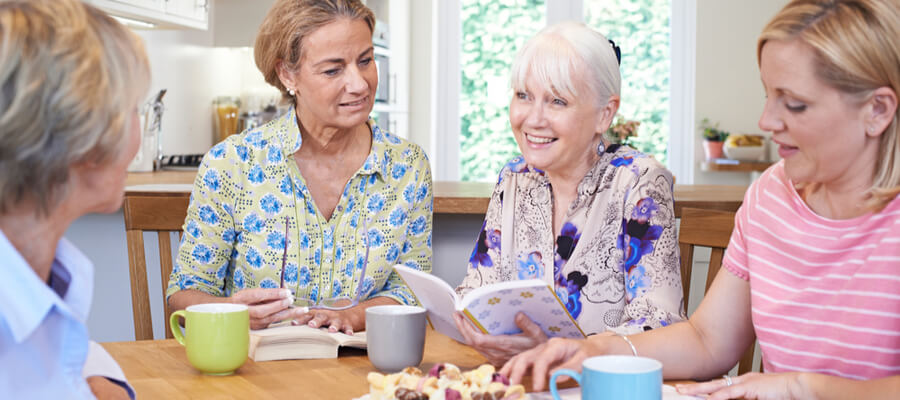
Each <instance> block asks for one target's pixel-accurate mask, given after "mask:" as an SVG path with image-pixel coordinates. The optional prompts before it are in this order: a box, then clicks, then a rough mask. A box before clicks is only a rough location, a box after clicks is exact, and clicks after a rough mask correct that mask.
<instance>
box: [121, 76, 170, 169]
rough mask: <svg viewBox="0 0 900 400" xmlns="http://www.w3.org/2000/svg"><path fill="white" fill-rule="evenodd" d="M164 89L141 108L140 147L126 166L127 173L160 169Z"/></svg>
mask: <svg viewBox="0 0 900 400" xmlns="http://www.w3.org/2000/svg"><path fill="white" fill-rule="evenodd" d="M165 95H166V89H163V90H160V91H159V93H157V94H156V97H154V99H153V100H151V101H149V102H148V103H146V104H144V106H143V107H141V113H140V125H141V145H140V147H139V148H138V152H137V154H136V155H135V156H134V159H133V160H131V164H129V165H128V171H129V172H149V171H153V170H154V169H159V168H160V161H161V157H162V141H161V140H160V133H161V131H162V129H161V128H162V115H163V111H165V106H164V105H163V102H162V99H163V96H165Z"/></svg>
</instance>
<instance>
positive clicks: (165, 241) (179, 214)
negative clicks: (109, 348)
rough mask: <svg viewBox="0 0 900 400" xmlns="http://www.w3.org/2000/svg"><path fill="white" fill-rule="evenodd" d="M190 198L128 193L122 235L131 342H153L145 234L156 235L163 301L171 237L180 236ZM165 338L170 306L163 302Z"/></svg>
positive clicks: (178, 195)
mask: <svg viewBox="0 0 900 400" xmlns="http://www.w3.org/2000/svg"><path fill="white" fill-rule="evenodd" d="M188 200H189V197H188V196H187V195H185V194H181V193H166V192H128V193H126V195H125V203H124V205H123V211H124V214H125V235H126V237H127V242H128V267H129V268H128V269H129V274H130V276H131V304H132V312H133V313H134V338H135V339H136V340H152V339H153V322H152V319H151V313H150V293H149V291H148V289H147V261H146V258H145V255H144V236H143V233H144V231H156V232H157V236H158V240H159V261H160V263H159V264H160V265H159V270H160V277H161V280H162V294H163V299H165V296H166V285H167V284H168V281H169V275H170V274H171V272H172V245H171V242H170V240H171V239H170V238H171V233H172V232H179V237H180V234H181V226H182V224H183V223H184V218H185V216H186V215H187V206H188ZM163 309H164V310H165V312H164V316H165V317H164V318H163V319H164V320H165V324H166V331H165V334H166V338H172V331H171V330H169V314H170V311H169V305H168V304H166V302H165V300H163Z"/></svg>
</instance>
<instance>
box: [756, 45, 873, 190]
mask: <svg viewBox="0 0 900 400" xmlns="http://www.w3.org/2000/svg"><path fill="white" fill-rule="evenodd" d="M760 77H761V78H762V83H763V87H764V88H765V92H766V104H765V108H764V109H763V113H762V116H760V119H759V127H760V129H763V130H765V131H770V132H772V140H773V141H774V142H775V144H776V145H777V146H778V154H779V155H780V156H781V157H782V158H784V170H785V173H786V174H787V176H788V178H790V179H791V181H793V182H795V183H800V182H802V183H826V184H827V183H832V182H839V181H848V180H849V181H858V179H869V181H871V180H872V173H873V172H872V171H874V166H875V159H876V157H877V154H878V135H877V134H880V131H879V132H872V133H870V134H867V132H866V115H867V114H866V111H867V110H868V107H866V106H865V104H863V103H862V102H860V101H856V100H854V99H852V98H851V97H850V96H848V95H846V94H844V93H843V92H841V91H838V90H837V89H835V88H832V87H829V86H827V85H825V84H824V83H823V82H822V81H821V80H820V79H819V78H818V77H817V76H816V70H815V54H814V52H813V50H812V48H810V47H809V46H808V45H806V44H805V43H803V42H802V41H799V40H792V41H780V40H772V41H769V42H766V44H765V46H764V47H763V49H762V54H761V57H760ZM876 133H877V134H876Z"/></svg>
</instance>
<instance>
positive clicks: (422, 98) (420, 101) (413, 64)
mask: <svg viewBox="0 0 900 400" xmlns="http://www.w3.org/2000/svg"><path fill="white" fill-rule="evenodd" d="M432 7H433V4H432V0H415V1H412V2H410V12H409V19H410V21H409V24H410V29H409V30H410V41H409V88H410V89H409V136H408V138H409V140H410V141H412V142H413V143H416V144H418V145H419V146H422V148H423V149H425V152H427V153H428V154H429V156H431V155H432V154H433V153H434V151H435V149H434V148H433V147H432V145H433V144H432V140H431V130H432V125H431V118H432V117H433V116H432V114H431V98H432V91H431V80H432V72H433V70H434V68H433V63H432V62H433V58H432V57H433V55H432V37H433V36H432V32H431V29H432V27H433V26H434V24H433V23H432V21H431V15H432ZM429 159H430V160H431V161H432V164H431V165H432V168H434V165H435V164H434V157H429Z"/></svg>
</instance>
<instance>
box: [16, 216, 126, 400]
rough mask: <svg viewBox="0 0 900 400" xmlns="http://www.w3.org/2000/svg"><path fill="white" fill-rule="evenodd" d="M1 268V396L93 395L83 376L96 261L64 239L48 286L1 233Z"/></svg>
mask: <svg viewBox="0 0 900 400" xmlns="http://www.w3.org/2000/svg"><path fill="white" fill-rule="evenodd" d="M0 270H2V271H3V274H4V276H3V278H2V279H0V366H2V367H0V398H10V399H13V398H29V399H32V398H33V399H38V398H40V399H50V398H60V399H61V398H65V399H93V398H94V395H93V394H92V393H91V390H90V388H89V387H88V385H87V382H86V381H85V379H84V375H83V374H82V372H83V369H84V366H85V361H86V360H87V359H88V353H89V351H88V349H89V345H88V331H87V327H86V326H85V321H86V320H87V314H88V311H89V310H90V307H91V295H92V293H93V289H94V288H93V282H94V276H93V275H94V267H93V264H92V263H91V262H90V261H89V260H88V259H87V257H85V256H84V254H82V253H81V252H80V251H78V249H76V248H75V246H74V245H72V244H71V243H69V241H68V240H66V239H64V238H63V239H61V240H60V241H59V243H58V244H57V247H56V254H55V259H54V260H53V266H52V269H51V272H50V275H51V276H50V280H49V285H48V283H47V282H43V281H41V279H40V278H39V277H38V276H37V274H35V273H34V270H33V269H31V267H30V266H29V265H28V263H27V262H26V261H25V259H24V258H22V255H21V254H19V252H18V251H17V250H16V249H15V248H14V247H13V246H12V244H11V243H10V242H9V240H7V238H6V235H5V234H4V233H3V232H2V231H0ZM94 351H96V350H94ZM116 368H117V367H116ZM119 372H121V370H119ZM91 375H93V374H91ZM98 375H102V374H98ZM129 390H130V388H129ZM130 394H131V395H132V396H133V392H131V393H130Z"/></svg>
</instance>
